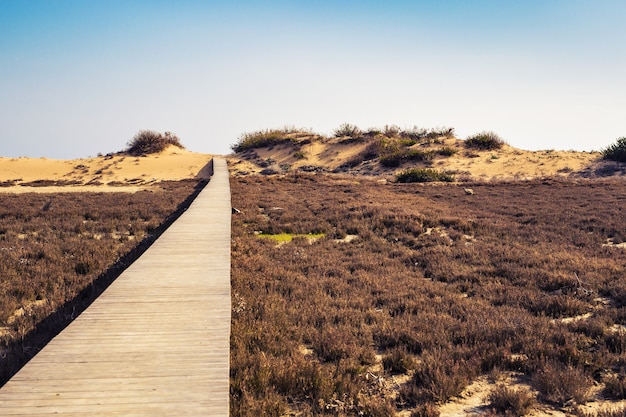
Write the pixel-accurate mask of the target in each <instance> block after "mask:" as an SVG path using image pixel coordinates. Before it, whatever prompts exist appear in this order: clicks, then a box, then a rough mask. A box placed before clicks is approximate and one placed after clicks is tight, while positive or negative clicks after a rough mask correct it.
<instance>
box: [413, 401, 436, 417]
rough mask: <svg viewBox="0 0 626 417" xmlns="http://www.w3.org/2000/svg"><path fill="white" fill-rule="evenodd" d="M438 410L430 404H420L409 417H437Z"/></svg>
mask: <svg viewBox="0 0 626 417" xmlns="http://www.w3.org/2000/svg"><path fill="white" fill-rule="evenodd" d="M440 415H441V413H440V412H439V408H438V407H437V406H436V405H434V404H431V403H426V404H420V405H418V406H417V407H415V409H414V410H413V411H412V412H411V417H439V416H440Z"/></svg>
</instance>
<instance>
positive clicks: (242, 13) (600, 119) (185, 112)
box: [0, 0, 626, 158]
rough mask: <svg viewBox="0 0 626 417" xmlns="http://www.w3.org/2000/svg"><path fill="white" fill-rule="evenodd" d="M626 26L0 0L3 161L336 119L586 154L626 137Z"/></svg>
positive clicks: (441, 8) (435, 10) (540, 8)
mask: <svg viewBox="0 0 626 417" xmlns="http://www.w3.org/2000/svg"><path fill="white" fill-rule="evenodd" d="M624 21H626V2H624V1H623V0H615V1H611V0H608V1H605V0H597V1H587V0H584V1H583V0H525V1H519V0H439V1H420V0H414V1H399V0H387V1H383V0H380V1H372V0H361V1H352V0H351V1H340V0H317V1H297V0H295V1H294V0H291V1H288V0H266V1H236V0H235V1H228V2H226V1H224V2H215V1H202V0H176V1H165V0H151V1H147V0H146V1H144V0H106V1H100V0H89V1H84V0H0V156H11V157H18V156H31V157H39V156H45V157H50V158H78V157H85V156H89V155H93V156H95V155H96V154H97V153H108V152H115V151H118V150H122V149H123V148H124V147H125V146H126V143H127V142H128V141H129V140H130V138H132V136H133V135H134V134H135V133H136V132H137V131H139V130H141V129H152V130H158V131H166V130H168V131H172V132H174V133H176V134H177V135H178V136H179V137H180V138H181V141H182V143H183V144H184V145H185V146H186V147H187V148H189V149H191V150H193V151H197V152H207V153H229V152H230V147H229V146H230V145H231V144H232V143H234V142H236V141H237V138H238V137H239V135H240V134H241V133H243V132H249V131H254V130H259V129H265V128H274V127H283V126H285V125H289V126H292V125H295V126H297V127H305V128H312V129H313V130H315V131H317V132H320V133H327V134H330V133H331V132H332V131H333V129H335V128H336V127H338V126H339V125H340V124H342V123H344V122H349V123H353V124H357V125H358V126H360V127H361V128H368V127H382V126H384V125H385V124H397V125H399V126H401V127H411V126H414V125H417V126H420V127H426V128H431V127H437V126H451V127H454V128H456V132H457V135H458V136H459V137H461V138H464V137H466V136H467V135H470V134H473V133H476V132H479V131H482V130H493V131H495V132H497V133H498V134H500V136H502V137H503V138H504V139H505V140H507V141H508V142H509V143H510V144H511V145H513V146H516V147H520V148H524V149H576V150H592V149H593V150H598V149H601V148H603V147H605V146H606V145H608V144H610V143H612V142H614V141H615V139H617V138H618V137H620V136H626V76H625V75H624V74H625V68H626V31H625V30H624V29H623V25H624Z"/></svg>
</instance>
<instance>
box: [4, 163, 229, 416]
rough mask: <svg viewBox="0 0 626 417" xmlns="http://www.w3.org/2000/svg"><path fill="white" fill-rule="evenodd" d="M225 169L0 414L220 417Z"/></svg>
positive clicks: (225, 351) (64, 335)
mask: <svg viewBox="0 0 626 417" xmlns="http://www.w3.org/2000/svg"><path fill="white" fill-rule="evenodd" d="M230 216H231V201H230V186H229V178H228V168H227V167H226V161H225V160H224V159H222V158H215V159H214V175H213V176H212V177H211V180H210V182H209V183H208V185H207V186H206V187H205V188H204V190H202V192H200V194H199V195H198V197H197V198H196V199H195V200H194V202H193V203H192V204H191V206H190V207H189V209H188V210H187V211H186V212H185V213H184V214H183V215H182V216H181V217H180V218H179V219H178V220H176V221H175V222H174V224H172V225H171V226H170V227H169V228H168V229H167V230H166V231H165V232H164V233H163V235H161V237H160V238H159V239H157V241H156V242H155V243H154V244H153V245H152V246H151V247H150V248H149V249H148V250H147V251H146V252H145V253H144V254H143V255H142V256H141V257H140V258H139V259H138V260H137V261H135V262H134V263H133V264H132V265H131V266H130V267H129V268H128V269H127V270H126V271H124V272H123V273H122V274H121V275H120V276H119V277H118V278H117V279H116V280H115V281H114V282H113V283H112V284H111V286H110V287H109V288H107V290H106V291H105V292H104V293H103V294H102V295H101V296H100V297H99V298H98V299H96V300H95V301H94V303H93V304H92V305H91V306H89V308H87V310H85V311H84V312H83V313H82V314H81V315H80V316H79V317H78V318H77V319H76V320H75V321H73V322H72V323H71V324H70V325H69V326H68V327H67V328H66V329H65V330H64V331H63V332H61V333H60V334H59V335H58V336H57V337H55V338H54V339H53V340H52V341H50V343H48V345H46V347H45V348H44V349H42V350H41V352H39V353H38V354H37V355H36V356H35V357H34V358H33V359H32V360H31V361H30V362H29V363H27V364H26V365H25V366H24V367H23V368H22V369H21V370H20V371H19V372H18V373H17V374H16V375H15V376H14V377H13V378H12V379H11V380H10V381H9V382H7V383H6V384H5V385H4V387H2V388H1V389H0V416H51V415H55V416H89V417H97V416H227V415H228V414H229V343H230V342H229V338H230V311H231V310H230V308H231V307H230V306H231V304H230V220H231V217H230Z"/></svg>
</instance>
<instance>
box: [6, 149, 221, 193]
mask: <svg viewBox="0 0 626 417" xmlns="http://www.w3.org/2000/svg"><path fill="white" fill-rule="evenodd" d="M211 157H212V155H208V154H201V153H195V152H190V151H188V150H185V149H181V148H177V147H175V146H170V147H169V148H167V149H166V150H164V151H163V152H161V153H159V154H153V155H147V156H139V157H135V156H129V155H125V154H111V155H106V156H99V157H96V158H85V159H74V160H58V159H47V158H0V193H2V192H5V193H6V192H9V193H24V192H84V191H97V192H120V191H122V192H134V191H137V190H140V189H145V188H146V187H149V186H150V185H152V184H155V183H158V182H160V181H167V180H181V179H187V178H196V177H204V176H206V175H205V172H204V171H203V168H204V167H205V166H206V164H207V163H208V162H209V161H210V159H211Z"/></svg>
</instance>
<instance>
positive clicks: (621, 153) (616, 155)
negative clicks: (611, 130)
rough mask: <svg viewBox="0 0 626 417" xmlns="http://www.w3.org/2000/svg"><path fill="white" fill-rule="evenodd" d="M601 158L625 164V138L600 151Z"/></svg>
mask: <svg viewBox="0 0 626 417" xmlns="http://www.w3.org/2000/svg"><path fill="white" fill-rule="evenodd" d="M602 157H603V158H604V159H609V160H611V161H617V162H626V136H624V137H621V138H619V139H617V141H615V143H613V144H611V145H609V146H607V147H606V148H604V149H603V150H602Z"/></svg>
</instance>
